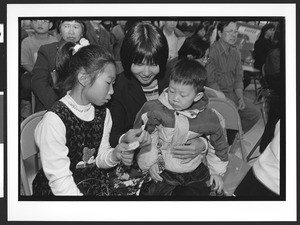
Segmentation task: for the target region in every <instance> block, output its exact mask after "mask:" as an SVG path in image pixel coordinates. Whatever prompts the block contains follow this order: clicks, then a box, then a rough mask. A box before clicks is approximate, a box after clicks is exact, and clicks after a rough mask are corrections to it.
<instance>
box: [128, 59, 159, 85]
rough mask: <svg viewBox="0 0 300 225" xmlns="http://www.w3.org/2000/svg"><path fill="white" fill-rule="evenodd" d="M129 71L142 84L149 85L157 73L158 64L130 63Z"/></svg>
mask: <svg viewBox="0 0 300 225" xmlns="http://www.w3.org/2000/svg"><path fill="white" fill-rule="evenodd" d="M131 72H132V73H133V75H134V76H135V77H136V79H138V81H139V82H140V83H141V84H142V85H145V86H147V85H149V84H151V82H152V81H153V80H154V78H155V76H156V75H157V74H158V73H159V65H149V64H146V63H141V64H132V65H131Z"/></svg>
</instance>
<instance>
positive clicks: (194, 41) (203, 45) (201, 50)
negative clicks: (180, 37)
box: [178, 35, 209, 59]
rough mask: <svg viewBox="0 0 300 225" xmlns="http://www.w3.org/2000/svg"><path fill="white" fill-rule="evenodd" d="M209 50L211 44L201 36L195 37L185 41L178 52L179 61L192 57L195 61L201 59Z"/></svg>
mask: <svg viewBox="0 0 300 225" xmlns="http://www.w3.org/2000/svg"><path fill="white" fill-rule="evenodd" d="M208 48H209V43H208V42H206V41H204V40H203V39H202V38H201V37H200V36H198V35H193V36H190V37H188V38H186V39H185V41H184V42H183V44H182V46H181V48H180V49H179V51H178V59H183V58H186V57H187V56H188V55H191V56H192V57H193V58H194V59H200V58H202V57H203V56H204V55H205V52H206V50H207V49H208Z"/></svg>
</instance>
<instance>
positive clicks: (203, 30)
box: [193, 23, 209, 41]
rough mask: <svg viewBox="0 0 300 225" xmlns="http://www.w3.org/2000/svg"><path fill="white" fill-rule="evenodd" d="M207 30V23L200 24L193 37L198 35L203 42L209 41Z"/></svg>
mask: <svg viewBox="0 0 300 225" xmlns="http://www.w3.org/2000/svg"><path fill="white" fill-rule="evenodd" d="M208 28H209V23H200V24H199V25H198V27H197V28H196V30H195V32H194V34H193V35H198V36H199V37H201V38H202V39H203V40H204V41H209V38H208V36H207V31H208Z"/></svg>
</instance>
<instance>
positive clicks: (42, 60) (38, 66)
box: [31, 18, 85, 112]
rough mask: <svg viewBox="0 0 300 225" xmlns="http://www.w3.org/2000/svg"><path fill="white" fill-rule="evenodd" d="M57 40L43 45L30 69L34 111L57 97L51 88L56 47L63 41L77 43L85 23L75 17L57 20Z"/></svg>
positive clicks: (42, 107) (41, 108) (52, 101)
mask: <svg viewBox="0 0 300 225" xmlns="http://www.w3.org/2000/svg"><path fill="white" fill-rule="evenodd" d="M57 28H58V31H59V33H60V35H61V39H60V41H59V42H54V43H51V44H47V45H43V46H41V47H40V49H39V51H38V56H37V60H36V62H35V65H34V68H33V70H32V80H31V85H32V90H33V92H34V94H35V112H38V111H42V110H45V109H49V108H50V107H51V106H52V104H53V103H54V102H55V101H56V100H58V99H59V97H61V96H58V95H57V94H56V93H55V91H54V89H53V77H54V74H55V73H53V72H54V70H55V57H56V53H57V51H58V49H59V48H60V47H61V46H62V45H63V44H64V43H65V42H74V43H78V42H79V40H80V39H81V38H82V37H84V35H85V25H84V23H83V22H82V21H80V20H76V19H75V18H67V19H65V20H60V21H58V26H57Z"/></svg>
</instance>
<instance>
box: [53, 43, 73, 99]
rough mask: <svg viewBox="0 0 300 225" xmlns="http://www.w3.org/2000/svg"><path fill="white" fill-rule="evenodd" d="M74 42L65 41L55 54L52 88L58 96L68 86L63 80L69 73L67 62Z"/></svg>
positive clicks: (69, 59) (68, 62) (62, 93)
mask: <svg viewBox="0 0 300 225" xmlns="http://www.w3.org/2000/svg"><path fill="white" fill-rule="evenodd" d="M74 46H75V43H73V42H66V43H65V44H64V45H62V46H61V47H60V48H59V49H58V51H57V54H56V59H55V60H56V62H55V65H56V66H55V68H56V69H55V75H54V76H52V77H53V78H54V79H53V83H54V85H53V86H54V90H55V92H56V94H57V95H58V96H59V97H62V96H63V95H64V94H65V93H66V91H67V90H68V89H69V88H70V87H66V84H65V80H66V79H67V78H68V76H69V75H70V74H69V64H70V61H71V58H72V56H73V50H74Z"/></svg>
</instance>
